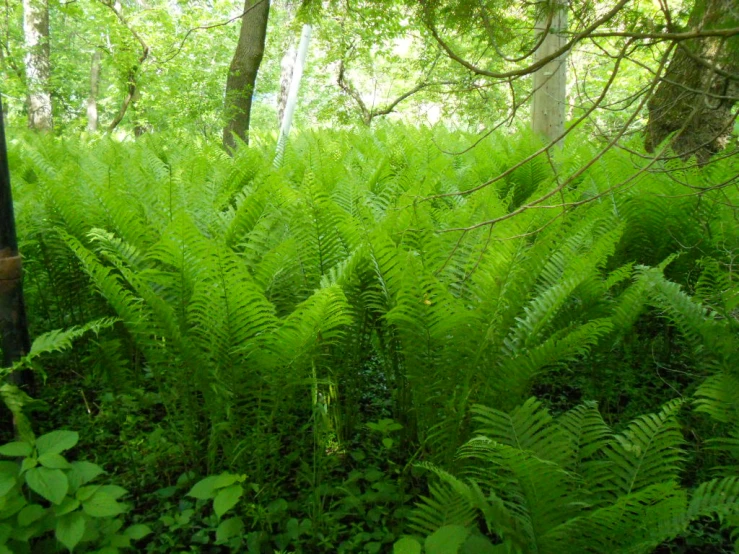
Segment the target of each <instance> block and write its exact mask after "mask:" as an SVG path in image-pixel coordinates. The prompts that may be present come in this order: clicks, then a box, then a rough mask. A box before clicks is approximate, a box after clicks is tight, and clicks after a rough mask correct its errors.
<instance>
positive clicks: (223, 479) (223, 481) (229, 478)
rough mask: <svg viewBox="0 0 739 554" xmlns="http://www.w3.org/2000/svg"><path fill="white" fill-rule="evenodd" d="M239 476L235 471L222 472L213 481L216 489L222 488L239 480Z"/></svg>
mask: <svg viewBox="0 0 739 554" xmlns="http://www.w3.org/2000/svg"><path fill="white" fill-rule="evenodd" d="M238 480H239V476H238V475H235V474H233V473H221V474H220V475H218V476H217V477H216V480H215V481H214V482H213V488H214V489H222V488H225V487H228V486H230V485H233V484H234V483H236V482H238Z"/></svg>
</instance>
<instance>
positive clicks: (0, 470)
mask: <svg viewBox="0 0 739 554" xmlns="http://www.w3.org/2000/svg"><path fill="white" fill-rule="evenodd" d="M19 471H20V466H19V465H18V464H17V463H16V462H6V461H2V462H0V475H9V476H10V477H18V472H19Z"/></svg>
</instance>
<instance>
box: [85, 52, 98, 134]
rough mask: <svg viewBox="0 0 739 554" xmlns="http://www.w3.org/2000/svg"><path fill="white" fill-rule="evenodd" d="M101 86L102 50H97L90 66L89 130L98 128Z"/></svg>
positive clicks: (92, 131) (93, 130)
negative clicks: (99, 91)
mask: <svg viewBox="0 0 739 554" xmlns="http://www.w3.org/2000/svg"><path fill="white" fill-rule="evenodd" d="M99 88H100V50H95V52H94V53H93V55H92V64H91V66H90V96H89V97H88V99H87V130H88V131H90V132H91V133H94V132H95V131H97V129H98V89H99Z"/></svg>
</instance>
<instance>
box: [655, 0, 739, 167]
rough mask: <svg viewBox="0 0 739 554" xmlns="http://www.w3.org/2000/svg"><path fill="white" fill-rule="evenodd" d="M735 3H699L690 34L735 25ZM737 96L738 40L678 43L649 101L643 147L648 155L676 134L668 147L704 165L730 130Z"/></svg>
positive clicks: (701, 0) (722, 0)
mask: <svg viewBox="0 0 739 554" xmlns="http://www.w3.org/2000/svg"><path fill="white" fill-rule="evenodd" d="M734 2H735V0H698V1H697V2H696V4H695V7H694V8H693V12H692V13H691V16H690V21H689V25H690V27H691V29H692V30H696V31H697V30H701V29H717V28H721V27H725V26H733V25H735V23H734V22H732V20H733V21H736V19H735V18H736V15H732V10H733V11H734V14H736V10H737V8H736V4H735V3H734ZM738 98H739V37H732V38H729V39H727V40H725V39H722V38H716V37H709V38H699V39H693V40H688V41H685V42H682V43H680V44H679V45H678V46H677V48H676V50H675V54H674V56H673V58H672V60H670V64H669V66H668V67H667V71H666V72H665V75H664V77H663V79H662V82H661V83H660V84H659V86H658V87H657V90H656V91H655V93H654V96H653V97H652V98H651V99H650V100H649V104H648V108H649V121H648V123H647V128H646V137H645V143H644V145H645V148H646V150H647V151H648V152H653V151H654V150H655V148H656V147H657V146H658V145H659V144H660V143H661V142H662V141H663V140H665V139H666V138H667V137H668V135H670V134H672V133H675V132H676V131H679V134H678V135H676V136H675V138H674V141H673V143H672V149H673V150H674V151H675V153H676V154H678V155H679V156H681V157H682V158H683V159H687V158H689V157H690V156H691V155H693V154H695V156H696V158H697V160H698V163H701V164H703V163H706V162H707V161H708V159H709V158H710V157H711V156H713V155H714V154H715V153H716V152H719V151H720V150H722V149H723V148H724V147H725V146H726V144H727V142H728V140H729V138H730V136H731V132H732V127H733V121H734V117H735V116H733V115H732V108H733V106H734V104H735V103H736V101H737V99H738Z"/></svg>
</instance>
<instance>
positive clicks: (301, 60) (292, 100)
mask: <svg viewBox="0 0 739 554" xmlns="http://www.w3.org/2000/svg"><path fill="white" fill-rule="evenodd" d="M310 34H311V26H310V25H308V24H306V25H303V33H302V34H301V36H300V45H299V46H298V54H297V57H296V59H295V69H294V70H293V76H292V79H290V89H289V91H288V93H287V101H286V104H285V115H284V117H283V118H282V125H281V126H280V136H279V137H278V139H277V152H276V154H275V161H274V165H275V166H276V167H279V166H280V165H282V156H283V154H284V152H285V145H286V144H287V137H288V135H289V134H290V127H291V126H292V123H293V114H294V113H295V106H296V105H297V104H298V90H299V89H300V79H301V78H302V76H303V67H305V59H306V57H307V56H308V44H309V43H310Z"/></svg>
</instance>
